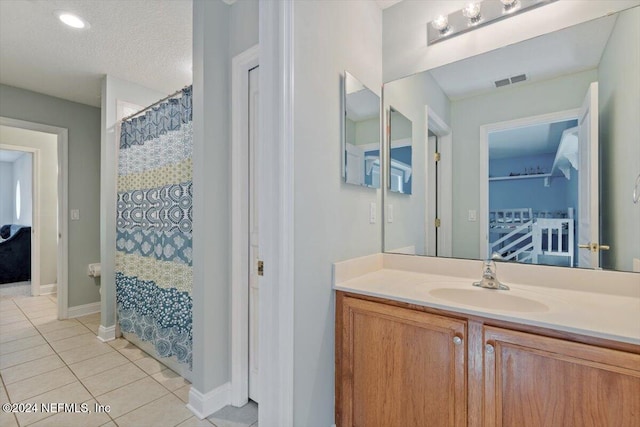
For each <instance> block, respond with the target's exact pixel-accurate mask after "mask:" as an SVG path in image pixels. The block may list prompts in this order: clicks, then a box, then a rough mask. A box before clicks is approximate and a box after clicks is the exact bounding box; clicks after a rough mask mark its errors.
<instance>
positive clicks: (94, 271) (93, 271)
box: [87, 262, 101, 277]
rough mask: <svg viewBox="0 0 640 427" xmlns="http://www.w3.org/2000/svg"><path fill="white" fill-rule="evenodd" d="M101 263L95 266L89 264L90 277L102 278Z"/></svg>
mask: <svg viewBox="0 0 640 427" xmlns="http://www.w3.org/2000/svg"><path fill="white" fill-rule="evenodd" d="M100 270H101V269H100V263H99V262H98V263H95V264H89V266H88V268H87V275H88V276H89V277H100V273H101V271H100Z"/></svg>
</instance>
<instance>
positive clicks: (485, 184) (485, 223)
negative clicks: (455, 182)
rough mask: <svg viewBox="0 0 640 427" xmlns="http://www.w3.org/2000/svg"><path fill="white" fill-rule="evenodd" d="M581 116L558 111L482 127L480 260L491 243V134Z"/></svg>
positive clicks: (574, 111) (573, 112)
mask: <svg viewBox="0 0 640 427" xmlns="http://www.w3.org/2000/svg"><path fill="white" fill-rule="evenodd" d="M579 116H580V108H572V109H570V110H564V111H556V112H553V113H547V114H540V115H537V116H529V117H523V118H519V119H515V120H507V121H504V122H497V123H490V124H486V125H482V126H480V211H479V212H478V215H479V220H480V259H487V257H488V242H489V215H488V211H489V134H490V133H491V132H496V131H501V130H507V129H512V128H516V127H523V126H531V125H539V124H543V123H549V122H562V121H566V120H576V119H578V118H579Z"/></svg>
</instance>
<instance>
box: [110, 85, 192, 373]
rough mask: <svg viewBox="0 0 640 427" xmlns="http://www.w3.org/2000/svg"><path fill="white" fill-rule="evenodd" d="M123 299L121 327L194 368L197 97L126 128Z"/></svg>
mask: <svg viewBox="0 0 640 427" xmlns="http://www.w3.org/2000/svg"><path fill="white" fill-rule="evenodd" d="M119 147H120V149H119V155H118V183H117V191H118V198H117V200H118V202H117V203H118V204H117V237H116V250H117V252H116V302H117V311H118V319H119V323H120V329H121V330H122V331H124V332H131V333H135V334H136V335H137V336H138V337H139V338H140V339H142V340H144V341H150V342H151V343H153V345H154V347H155V349H156V351H157V353H158V355H159V356H162V357H170V356H175V357H176V359H177V360H178V361H179V362H181V363H185V364H188V365H189V367H191V362H192V352H191V339H192V332H191V324H192V305H193V304H192V299H191V290H192V284H193V270H192V228H191V224H192V209H191V206H192V194H193V191H192V182H193V181H192V179H193V173H192V152H193V132H192V92H191V87H188V88H185V89H183V90H182V92H181V93H179V94H178V95H177V96H176V97H174V98H172V99H169V100H168V101H166V102H163V103H161V104H159V105H157V106H155V107H152V108H150V109H149V110H147V111H146V113H145V114H144V115H140V116H138V117H135V118H133V119H130V120H127V121H125V122H123V123H122V124H121V130H120V144H119Z"/></svg>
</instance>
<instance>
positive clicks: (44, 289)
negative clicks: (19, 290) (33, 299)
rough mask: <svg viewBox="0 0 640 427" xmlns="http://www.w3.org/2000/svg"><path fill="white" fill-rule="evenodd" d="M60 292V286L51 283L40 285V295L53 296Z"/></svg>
mask: <svg viewBox="0 0 640 427" xmlns="http://www.w3.org/2000/svg"><path fill="white" fill-rule="evenodd" d="M56 292H58V285H57V284H56V283H50V284H48V285H40V295H51V294H55V293H56Z"/></svg>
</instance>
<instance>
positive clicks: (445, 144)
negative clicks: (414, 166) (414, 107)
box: [424, 105, 453, 257]
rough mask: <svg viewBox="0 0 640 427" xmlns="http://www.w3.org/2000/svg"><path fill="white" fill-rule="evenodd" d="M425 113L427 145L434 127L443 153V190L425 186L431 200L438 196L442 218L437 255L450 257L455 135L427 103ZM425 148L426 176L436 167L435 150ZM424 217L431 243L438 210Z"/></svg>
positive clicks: (440, 168)
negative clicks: (432, 151)
mask: <svg viewBox="0 0 640 427" xmlns="http://www.w3.org/2000/svg"><path fill="white" fill-rule="evenodd" d="M424 113H425V116H426V120H425V123H426V124H427V129H425V140H424V143H425V147H428V146H429V131H431V132H433V133H434V134H435V135H436V137H438V138H439V139H440V143H439V144H438V152H439V153H440V156H441V160H440V161H439V164H440V167H439V168H438V183H439V185H440V190H439V191H437V196H436V194H434V193H436V191H435V186H431V185H430V184H428V185H427V186H426V192H427V194H426V197H427V198H426V200H427V201H431V200H434V199H435V198H436V197H438V206H439V207H440V220H441V225H440V233H439V235H438V256H439V257H451V256H452V254H453V242H452V239H453V145H452V144H453V135H452V131H451V127H449V125H448V124H447V123H446V122H445V121H444V120H442V118H441V117H440V116H438V114H436V112H435V111H433V110H432V109H431V108H430V107H429V106H428V105H425V107H424ZM426 151H427V153H426V156H427V158H426V159H425V164H426V165H427V176H433V175H434V174H432V173H431V168H433V167H435V162H434V160H433V153H429V152H428V151H429V150H426ZM425 220H426V224H425V234H426V236H425V239H426V240H425V243H426V245H429V242H430V239H434V236H433V234H434V220H435V213H434V212H431V213H426V214H425Z"/></svg>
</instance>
